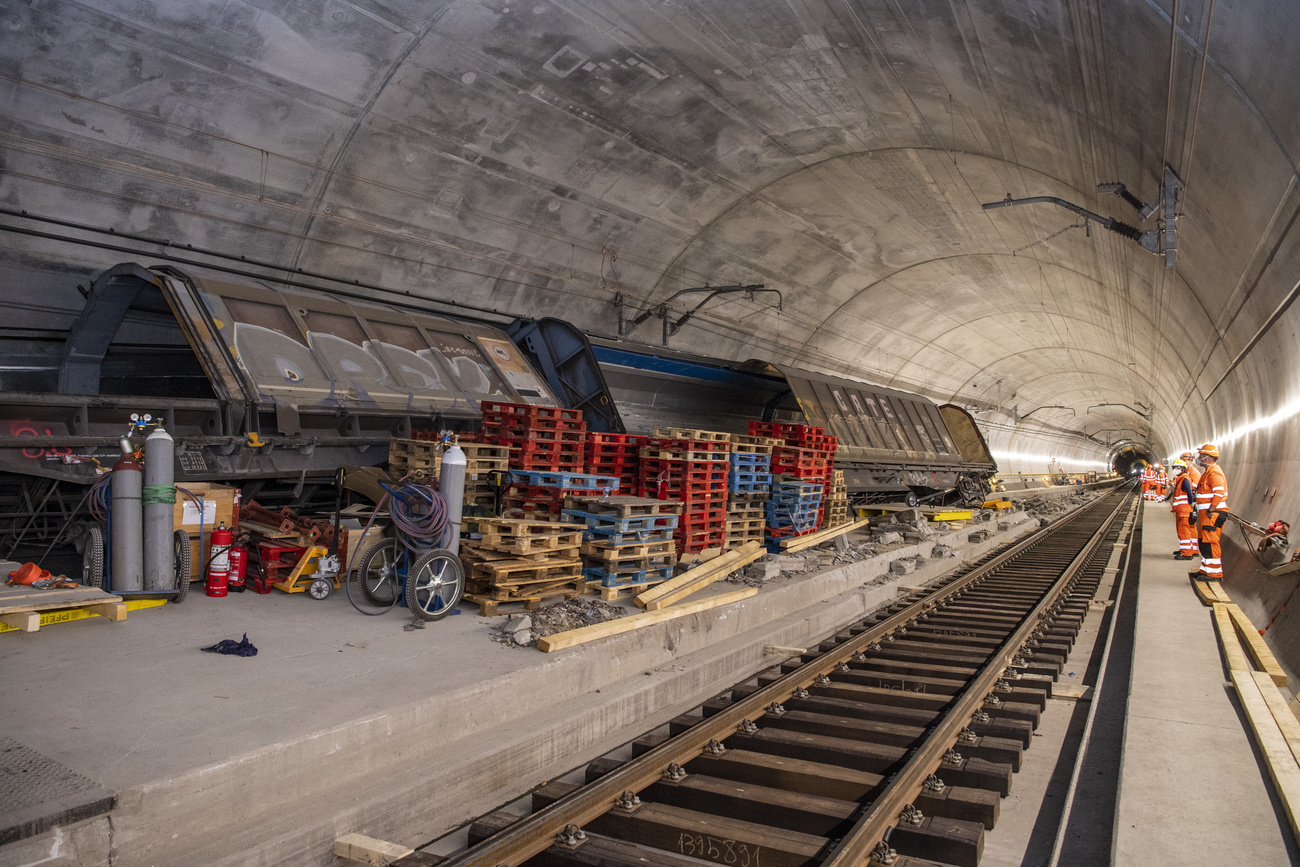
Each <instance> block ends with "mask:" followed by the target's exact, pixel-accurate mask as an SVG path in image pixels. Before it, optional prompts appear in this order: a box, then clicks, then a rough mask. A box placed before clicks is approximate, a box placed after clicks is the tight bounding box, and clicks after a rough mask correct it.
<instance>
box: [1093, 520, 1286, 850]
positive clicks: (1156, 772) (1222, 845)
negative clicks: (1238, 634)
mask: <svg viewBox="0 0 1300 867" xmlns="http://www.w3.org/2000/svg"><path fill="white" fill-rule="evenodd" d="M1143 521H1144V535H1143V545H1142V576H1141V584H1140V589H1139V594H1138V610H1137V623H1136V632H1135V636H1134V662H1133V676H1132V683H1131V690H1130V694H1129V698H1128V702H1129V714H1128V719H1127V722H1126V726H1125V736H1124V755H1123V767H1122V770H1121V778H1120V795H1119V804H1118V807H1117V813H1116V837H1115V848H1114V860H1113V863H1115V864H1183V865H1189V864H1207V865H1208V864H1221V863H1223V861H1224V859H1225V857H1226V858H1228V859H1229V860H1231V861H1232V862H1233V863H1238V864H1251V865H1284V864H1291V863H1293V860H1292V859H1293V858H1294V857H1295V845H1294V842H1293V841H1292V840H1291V839H1290V835H1289V834H1288V832H1287V830H1286V829H1285V828H1284V826H1283V825H1281V824H1279V822H1278V817H1277V814H1276V807H1275V804H1274V801H1273V795H1272V792H1271V789H1270V786H1269V782H1268V776H1267V771H1266V770H1265V769H1264V768H1262V767H1261V765H1260V763H1259V761H1258V759H1257V756H1256V753H1255V750H1254V748H1253V746H1252V743H1251V740H1250V735H1249V734H1248V730H1247V728H1246V726H1245V725H1244V721H1243V720H1242V718H1241V717H1240V713H1239V710H1238V707H1237V704H1236V699H1235V697H1234V695H1233V694H1232V687H1231V685H1230V684H1229V683H1228V682H1227V681H1226V680H1225V676H1224V674H1225V673H1224V670H1223V667H1222V664H1221V661H1220V656H1219V648H1218V640H1217V638H1216V636H1215V631H1214V625H1213V622H1212V617H1211V613H1210V609H1208V608H1206V607H1204V606H1203V605H1202V604H1201V603H1200V601H1199V600H1198V599H1197V598H1196V596H1195V594H1194V592H1193V590H1192V587H1191V585H1190V583H1189V581H1188V577H1187V572H1188V571H1189V566H1190V567H1191V568H1195V566H1196V563H1197V561H1195V560H1193V561H1180V560H1174V559H1172V556H1171V552H1172V551H1173V550H1174V548H1175V547H1176V545H1177V537H1176V535H1175V531H1174V522H1173V517H1172V515H1171V514H1170V513H1169V507H1168V506H1166V505H1164V504H1158V503H1150V502H1148V503H1146V504H1145V513H1144V516H1143Z"/></svg>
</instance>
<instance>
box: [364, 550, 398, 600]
mask: <svg viewBox="0 0 1300 867" xmlns="http://www.w3.org/2000/svg"><path fill="white" fill-rule="evenodd" d="M399 557H401V549H400V548H398V543H397V540H396V539H384V540H383V541H382V542H380V543H379V544H377V545H374V546H372V547H371V548H370V549H369V550H368V551H366V553H364V554H362V555H361V563H360V565H358V566H357V580H358V581H360V582H361V592H362V593H364V594H365V597H366V601H367V602H369V603H370V604H371V605H377V606H379V607H380V608H391V607H392V606H393V604H394V603H396V602H397V598H398V597H399V596H400V595H401V593H402V586H401V583H400V582H401V579H400V578H399V577H398V575H397V565H398V558H399Z"/></svg>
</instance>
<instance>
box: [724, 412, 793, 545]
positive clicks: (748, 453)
mask: <svg viewBox="0 0 1300 867" xmlns="http://www.w3.org/2000/svg"><path fill="white" fill-rule="evenodd" d="M780 444H781V441H780V440H776V439H770V438H768V437H756V436H745V435H743V434H732V435H731V455H730V463H731V468H730V472H729V474H728V477H727V546H726V547H727V550H729V551H730V550H734V549H736V548H740V547H742V546H744V545H746V544H748V543H750V542H759V543H761V542H762V541H763V530H764V527H766V525H767V517H766V513H765V511H764V504H765V503H767V500H768V497H769V495H770V493H771V487H772V449H773V448H774V447H775V446H778V445H780Z"/></svg>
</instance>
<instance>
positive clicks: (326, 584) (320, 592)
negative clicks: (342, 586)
mask: <svg viewBox="0 0 1300 867" xmlns="http://www.w3.org/2000/svg"><path fill="white" fill-rule="evenodd" d="M333 591H334V581H333V580H332V579H330V578H317V579H316V580H315V581H313V582H311V584H309V585H307V595H308V596H310V597H311V598H312V599H324V598H325V597H327V596H329V595H330V593H332V592H333Z"/></svg>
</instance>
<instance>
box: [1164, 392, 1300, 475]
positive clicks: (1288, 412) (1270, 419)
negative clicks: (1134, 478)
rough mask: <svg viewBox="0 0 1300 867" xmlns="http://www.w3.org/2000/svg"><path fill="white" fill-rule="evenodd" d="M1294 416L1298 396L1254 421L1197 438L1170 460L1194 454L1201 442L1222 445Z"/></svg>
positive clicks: (1298, 412)
mask: <svg viewBox="0 0 1300 867" xmlns="http://www.w3.org/2000/svg"><path fill="white" fill-rule="evenodd" d="M1296 416H1300V398H1296V399H1295V400H1292V401H1289V402H1288V403H1286V404H1284V405H1283V406H1282V407H1281V408H1280V409H1278V410H1277V411H1276V412H1273V413H1271V414H1269V415H1266V416H1264V417H1263V418H1259V419H1255V421H1252V422H1250V423H1248V424H1244V425H1242V426H1241V427H1236V428H1233V429H1232V430H1230V431H1228V432H1227V433H1225V434H1217V435H1215V436H1212V437H1210V438H1208V439H1202V440H1197V442H1196V444H1195V445H1193V446H1190V447H1188V448H1185V449H1181V450H1179V451H1178V452H1177V453H1176V454H1173V455H1170V459H1171V460H1172V459H1173V458H1176V457H1178V456H1179V455H1182V454H1183V453H1184V452H1191V453H1193V454H1195V453H1196V450H1197V449H1198V448H1200V446H1201V444H1202V443H1214V444H1215V445H1218V446H1222V445H1223V444H1224V443H1230V442H1234V441H1236V440H1239V439H1241V438H1242V437H1244V436H1247V435H1248V434H1253V433H1255V431H1259V430H1264V429H1266V428H1270V427H1276V426H1277V425H1279V424H1282V422H1285V421H1290V420H1291V419H1293V418H1295V417H1296Z"/></svg>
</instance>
